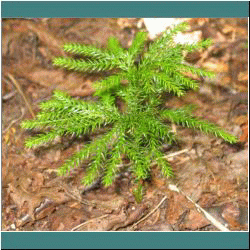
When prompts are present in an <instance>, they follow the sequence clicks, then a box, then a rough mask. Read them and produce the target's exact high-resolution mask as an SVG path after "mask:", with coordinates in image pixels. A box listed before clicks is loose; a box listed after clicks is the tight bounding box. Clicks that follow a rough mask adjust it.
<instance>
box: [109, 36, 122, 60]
mask: <svg viewBox="0 0 250 250" xmlns="http://www.w3.org/2000/svg"><path fill="white" fill-rule="evenodd" d="M108 50H109V51H110V52H111V53H112V55H114V56H117V57H120V56H124V54H125V52H126V51H125V50H124V49H123V48H122V47H121V44H120V42H119V40H118V39H117V38H116V37H110V38H109V39H108Z"/></svg>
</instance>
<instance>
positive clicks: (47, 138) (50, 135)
mask: <svg viewBox="0 0 250 250" xmlns="http://www.w3.org/2000/svg"><path fill="white" fill-rule="evenodd" d="M63 134H64V131H63V130H61V131H60V130H52V131H49V132H47V133H45V134H39V135H37V136H33V137H30V138H29V139H27V140H26V141H25V146H26V147H27V148H34V147H37V146H40V145H41V144H44V143H48V142H52V141H53V140H55V139H56V138H57V137H58V136H62V135H63Z"/></svg>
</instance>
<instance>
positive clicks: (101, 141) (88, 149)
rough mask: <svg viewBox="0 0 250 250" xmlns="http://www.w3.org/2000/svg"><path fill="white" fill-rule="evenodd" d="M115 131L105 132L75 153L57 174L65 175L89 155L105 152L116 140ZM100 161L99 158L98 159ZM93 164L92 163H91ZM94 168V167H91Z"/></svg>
mask: <svg viewBox="0 0 250 250" xmlns="http://www.w3.org/2000/svg"><path fill="white" fill-rule="evenodd" d="M117 139H118V138H117V131H116V129H115V128H113V129H111V131H109V132H107V133H106V134H105V135H103V136H102V137H101V138H98V139H96V140H95V141H93V142H91V143H90V144H87V145H86V146H84V147H83V148H82V149H81V150H80V151H78V152H77V153H75V154H74V155H73V156H72V157H71V158H69V159H68V160H66V161H65V163H64V164H63V165H62V166H61V167H60V169H59V173H60V174H61V175H65V174H66V173H68V172H69V171H70V170H71V169H72V168H75V167H78V166H79V165H80V163H81V162H82V161H83V160H84V159H88V158H89V157H90V156H91V155H93V154H95V153H97V152H99V153H103V152H106V150H107V147H108V145H109V144H110V143H111V144H112V143H114V142H115V140H117ZM99 159H100V158H99ZM93 164H94V163H93ZM93 166H94V165H93Z"/></svg>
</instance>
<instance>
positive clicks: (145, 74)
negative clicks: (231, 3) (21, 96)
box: [21, 23, 237, 202]
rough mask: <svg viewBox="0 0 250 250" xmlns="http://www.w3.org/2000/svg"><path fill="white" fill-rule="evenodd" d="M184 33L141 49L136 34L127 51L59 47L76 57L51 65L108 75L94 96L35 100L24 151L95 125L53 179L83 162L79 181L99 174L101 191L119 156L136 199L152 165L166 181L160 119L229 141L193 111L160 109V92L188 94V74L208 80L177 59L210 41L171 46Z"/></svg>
mask: <svg viewBox="0 0 250 250" xmlns="http://www.w3.org/2000/svg"><path fill="white" fill-rule="evenodd" d="M186 28H187V24H186V23H182V24H179V25H177V26H175V27H174V28H173V29H169V30H167V31H166V32H164V34H162V36H160V37H159V38H158V39H156V40H155V41H154V42H152V43H150V44H149V47H148V48H145V47H146V46H145V42H146V40H147V34H146V33H145V32H139V33H137V35H136V36H135V38H134V40H133V41H132V45H131V47H130V48H129V49H128V50H125V49H124V48H122V46H121V45H120V43H119V41H118V39H117V38H115V37H111V38H110V39H109V40H108V43H107V49H101V48H96V47H94V46H92V45H88V46H87V45H82V44H74V43H70V44H65V46H64V50H65V51H66V52H69V53H72V54H76V55H78V56H83V58H82V59H73V58H68V57H66V58H64V57H58V58H55V59H54V60H53V64H54V65H55V66H59V67H61V68H65V69H68V70H75V71H79V72H98V71H109V72H108V76H107V77H105V78H104V79H103V80H100V81H97V82H95V83H94V84H93V87H94V88H95V90H96V92H95V96H97V98H93V99H94V100H91V101H84V100H77V99H74V98H72V97H71V96H70V95H68V94H66V93H64V92H61V91H55V92H54V93H53V96H52V98H51V100H49V101H45V102H42V103H41V104H40V109H41V111H40V112H38V114H37V115H36V117H35V119H33V120H27V121H23V122H22V123H21V126H22V127H23V128H26V129H35V128H38V129H40V130H41V133H40V134H38V135H36V136H34V137H31V138H29V139H28V140H27V141H26V146H27V147H30V148H31V147H36V146H39V145H42V144H46V143H48V142H53V140H55V139H56V138H57V137H58V136H68V135H74V136H80V135H84V134H90V135H91V133H93V132H94V131H95V132H97V131H98V129H100V128H102V129H104V130H105V131H107V132H106V133H104V134H103V135H101V136H98V137H97V138H95V139H94V140H93V141H92V142H91V143H89V144H86V145H84V146H83V147H82V148H81V149H80V150H79V151H78V152H76V153H75V154H73V155H72V157H71V158H69V159H67V160H66V161H65V163H64V164H63V165H62V166H61V167H60V169H59V174H61V175H65V174H67V173H68V172H70V170H71V169H73V168H75V167H79V166H80V165H81V163H82V162H83V161H84V160H88V162H89V165H88V166H87V168H86V174H85V176H84V179H83V184H84V185H87V186H88V185H91V184H92V183H93V182H94V181H95V180H96V179H97V178H99V177H102V183H103V185H104V186H109V185H111V184H112V183H113V182H114V180H115V177H116V175H117V173H118V172H119V171H121V170H122V168H121V166H122V161H123V156H125V157H126V158H127V159H128V160H129V161H130V164H129V168H130V170H131V172H132V177H133V179H134V181H135V183H136V185H137V188H136V189H135V190H134V191H133V193H134V195H135V198H136V201H137V202H139V201H140V200H141V199H142V196H143V192H144V187H143V186H142V184H141V183H142V182H143V181H142V180H146V179H147V178H148V177H149V176H150V168H151V166H152V165H153V164H157V166H158V167H159V168H160V170H161V172H162V175H163V176H165V177H171V176H173V172H172V168H171V166H170V164H169V162H168V161H167V160H165V158H164V155H163V152H162V145H163V143H169V144H171V143H172V142H173V141H174V140H175V134H174V133H173V132H172V129H171V127H170V126H169V124H168V123H166V120H168V121H169V122H172V123H175V124H178V125H182V126H184V127H188V128H192V129H198V130H200V131H203V132H205V133H209V134H213V135H215V136H217V137H220V138H223V139H224V140H225V141H228V142H230V143H235V142H237V138H236V137H235V136H233V135H231V134H229V133H227V132H226V131H224V130H223V129H222V128H220V127H219V126H217V125H215V124H212V123H210V122H207V121H205V120H202V119H200V118H196V117H194V116H193V115H192V110H193V107H191V106H189V107H185V108H182V109H176V110H169V109H166V107H165V105H164V98H163V97H164V96H163V95H164V94H166V92H169V93H172V94H173V95H175V96H178V97H181V96H183V95H184V94H187V93H188V92H187V91H188V90H189V89H194V90H196V89H197V88H198V87H199V84H198V82H197V81H194V80H193V79H191V78H189V77H188V75H190V73H191V75H193V76H196V77H197V76H201V77H212V76H213V73H211V72H208V71H206V70H203V69H200V68H196V67H194V66H192V65H189V64H188V63H186V62H185V60H184V55H185V52H190V51H193V50H195V49H201V48H205V47H207V46H209V45H210V44H211V40H205V41H201V42H198V43H196V44H191V45H190V44H184V45H182V44H176V42H175V39H174V37H175V35H176V34H177V33H178V32H180V31H183V30H185V29H186ZM138 62H139V63H138ZM110 70H113V71H110ZM111 73H113V74H112V75H111ZM120 102H122V105H121V107H120V105H119V103H120Z"/></svg>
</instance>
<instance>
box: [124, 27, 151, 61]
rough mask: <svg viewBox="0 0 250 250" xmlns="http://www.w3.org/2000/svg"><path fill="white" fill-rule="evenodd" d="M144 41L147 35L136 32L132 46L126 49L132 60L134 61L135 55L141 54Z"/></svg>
mask: <svg viewBox="0 0 250 250" xmlns="http://www.w3.org/2000/svg"><path fill="white" fill-rule="evenodd" d="M146 39H147V33H145V32H138V33H137V34H136V37H135V39H134V40H133V42H132V45H131V46H130V47H129V49H128V53H129V55H130V56H132V58H133V59H135V58H136V57H137V55H139V54H140V53H141V52H142V50H143V48H144V45H145V41H146Z"/></svg>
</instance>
